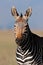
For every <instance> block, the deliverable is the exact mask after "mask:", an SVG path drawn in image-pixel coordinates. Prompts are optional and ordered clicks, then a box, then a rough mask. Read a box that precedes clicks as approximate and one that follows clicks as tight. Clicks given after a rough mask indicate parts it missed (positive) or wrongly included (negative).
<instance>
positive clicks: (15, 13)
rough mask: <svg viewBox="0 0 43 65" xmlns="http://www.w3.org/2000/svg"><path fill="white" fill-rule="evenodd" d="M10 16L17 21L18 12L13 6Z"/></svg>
mask: <svg viewBox="0 0 43 65" xmlns="http://www.w3.org/2000/svg"><path fill="white" fill-rule="evenodd" d="M11 14H12V16H14V17H15V18H16V19H17V18H18V16H19V14H18V12H17V9H16V8H15V7H14V6H13V7H12V8H11Z"/></svg>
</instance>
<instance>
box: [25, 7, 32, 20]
mask: <svg viewBox="0 0 43 65" xmlns="http://www.w3.org/2000/svg"><path fill="white" fill-rule="evenodd" d="M31 14H32V8H31V7H29V8H28V9H27V10H26V13H25V15H24V18H25V19H28V18H29V17H30V16H31Z"/></svg>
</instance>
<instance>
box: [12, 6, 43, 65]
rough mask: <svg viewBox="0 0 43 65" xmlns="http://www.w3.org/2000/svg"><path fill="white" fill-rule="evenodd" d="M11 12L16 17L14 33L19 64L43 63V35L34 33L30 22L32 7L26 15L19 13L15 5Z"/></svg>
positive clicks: (38, 64) (42, 64)
mask: <svg viewBox="0 0 43 65" xmlns="http://www.w3.org/2000/svg"><path fill="white" fill-rule="evenodd" d="M11 14H12V16H14V18H15V24H14V34H15V41H16V43H17V50H16V60H17V63H18V65H43V37H40V36H38V35H36V34H34V33H32V32H31V30H30V28H29V24H28V19H29V17H30V16H31V14H32V8H31V7H29V8H28V9H27V10H26V12H25V14H24V15H23V14H22V13H21V15H19V14H18V12H17V9H16V8H15V7H14V6H13V7H12V8H11Z"/></svg>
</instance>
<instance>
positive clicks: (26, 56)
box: [16, 30, 42, 65]
mask: <svg viewBox="0 0 43 65" xmlns="http://www.w3.org/2000/svg"><path fill="white" fill-rule="evenodd" d="M39 42H40V40H39V37H38V36H37V35H35V34H33V33H32V32H31V31H30V30H29V34H28V38H27V39H26V41H23V42H22V45H21V46H18V48H17V52H16V60H17V62H18V64H19V65H41V64H42V51H41V46H40V45H41V44H40V43H39Z"/></svg>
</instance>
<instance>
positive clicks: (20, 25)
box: [11, 7, 32, 44]
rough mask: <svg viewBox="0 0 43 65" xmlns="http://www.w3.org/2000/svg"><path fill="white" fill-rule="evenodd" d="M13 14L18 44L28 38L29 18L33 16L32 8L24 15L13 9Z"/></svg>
mask: <svg viewBox="0 0 43 65" xmlns="http://www.w3.org/2000/svg"><path fill="white" fill-rule="evenodd" d="M11 13H12V15H13V16H14V18H15V20H16V21H15V24H14V33H15V40H16V42H17V43H19V44H20V43H21V42H23V41H25V40H26V38H27V36H28V28H29V26H28V22H27V21H28V18H29V17H30V16H31V14H32V8H31V7H30V8H29V9H27V10H26V13H25V14H24V15H22V14H21V15H19V14H18V12H17V9H16V8H15V7H12V8H11Z"/></svg>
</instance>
